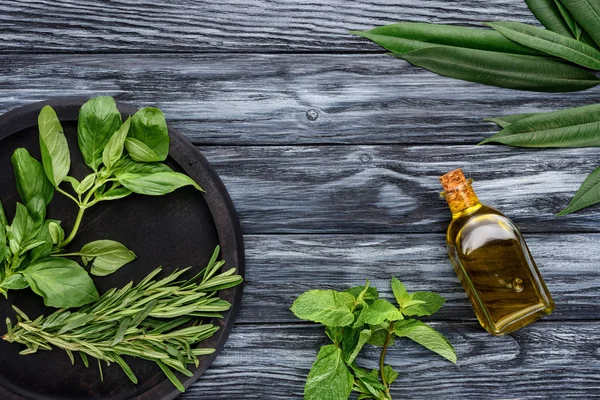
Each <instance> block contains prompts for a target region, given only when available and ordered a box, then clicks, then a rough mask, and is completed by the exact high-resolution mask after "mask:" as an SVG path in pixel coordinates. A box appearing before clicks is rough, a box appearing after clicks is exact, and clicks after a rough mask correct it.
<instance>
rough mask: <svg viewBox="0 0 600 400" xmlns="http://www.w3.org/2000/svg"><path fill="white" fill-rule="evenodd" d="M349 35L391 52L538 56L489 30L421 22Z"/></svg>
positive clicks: (389, 26) (401, 23) (535, 52)
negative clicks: (451, 50) (439, 50)
mask: <svg viewBox="0 0 600 400" xmlns="http://www.w3.org/2000/svg"><path fill="white" fill-rule="evenodd" d="M350 33H352V34H354V35H358V36H362V37H364V38H367V39H369V40H372V41H374V42H375V43H377V44H378V45H380V46H381V47H384V48H386V49H388V50H390V51H391V52H394V53H407V52H409V51H413V50H418V49H425V48H429V47H442V46H443V47H460V48H470V49H479V50H488V51H497V52H503V53H514V54H539V52H537V51H535V50H533V49H530V48H528V47H525V46H521V45H519V44H517V43H515V42H513V41H511V40H508V39H506V38H505V37H504V36H503V35H501V34H499V33H498V32H494V31H491V30H488V29H475V28H465V27H461V26H453V25H441V24H429V23H422V22H400V23H395V24H390V25H385V26H380V27H377V28H374V29H371V30H368V31H351V32H350Z"/></svg>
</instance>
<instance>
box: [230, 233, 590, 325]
mask: <svg viewBox="0 0 600 400" xmlns="http://www.w3.org/2000/svg"><path fill="white" fill-rule="evenodd" d="M445 240H446V239H445V235H444V234H442V233H440V234H425V235H410V234H409V235H404V234H402V235H350V236H348V235H317V236H315V235H286V236H274V235H246V237H245V244H246V260H247V261H246V265H247V269H246V287H245V289H244V297H243V302H242V310H241V314H240V316H239V318H238V322H243V323H279V322H299V320H298V319H296V318H295V317H294V315H293V314H292V313H291V312H290V311H289V307H290V306H291V305H292V303H293V301H294V300H295V299H296V297H298V296H299V295H300V294H302V293H304V292H305V291H307V290H310V289H316V288H321V289H334V290H345V289H348V288H350V287H353V286H358V285H363V284H364V282H365V279H369V281H370V282H371V284H372V285H373V286H375V287H377V288H378V289H379V291H380V293H381V296H382V297H385V298H387V299H390V300H391V299H393V295H392V294H391V290H390V287H389V281H390V279H391V277H392V276H396V277H397V278H398V279H400V280H402V281H403V282H404V283H405V284H406V286H407V288H408V290H409V291H433V292H436V293H439V294H441V295H442V296H444V297H445V298H446V304H445V305H444V306H443V307H442V309H441V310H440V311H439V312H438V313H436V314H435V315H434V316H433V317H432V318H433V319H435V320H447V321H466V320H470V321H475V314H474V313H473V310H472V307H471V304H470V303H469V300H468V299H467V297H466V295H465V293H464V291H463V289H462V286H461V285H460V283H459V281H458V278H457V277H456V275H455V273H454V270H453V269H452V266H451V265H450V261H449V260H448V257H447V255H446V246H445V243H446V242H445ZM526 240H527V243H528V245H529V249H530V250H531V253H532V255H533V257H534V259H535V260H536V262H537V265H538V267H539V269H540V272H541V273H542V275H543V277H544V279H545V281H546V284H547V285H548V288H549V290H550V292H551V294H552V296H553V298H554V301H555V303H556V309H555V311H554V313H553V314H551V315H550V316H548V317H546V319H549V320H600V299H599V298H598V293H600V271H599V270H598V261H597V259H598V256H597V254H598V246H597V244H598V243H599V242H600V235H598V234H586V235H583V234H560V233H557V234H534V235H526Z"/></svg>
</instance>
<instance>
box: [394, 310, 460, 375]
mask: <svg viewBox="0 0 600 400" xmlns="http://www.w3.org/2000/svg"><path fill="white" fill-rule="evenodd" d="M394 333H395V334H396V335H398V336H399V337H407V338H409V339H411V340H412V341H414V342H416V343H418V344H420V345H421V346H423V347H425V348H426V349H429V350H431V351H433V352H434V353H437V354H439V355H440V356H442V357H444V358H445V359H447V360H448V361H452V362H453V363H455V364H456V352H455V351H454V347H452V345H451V344H450V342H449V341H448V340H447V339H446V338H445V337H444V336H442V335H441V334H440V333H439V332H438V331H436V330H435V329H433V328H432V327H430V326H429V325H427V324H425V323H424V322H422V321H419V320H416V319H406V320H404V321H400V322H397V323H396V326H395V329H394Z"/></svg>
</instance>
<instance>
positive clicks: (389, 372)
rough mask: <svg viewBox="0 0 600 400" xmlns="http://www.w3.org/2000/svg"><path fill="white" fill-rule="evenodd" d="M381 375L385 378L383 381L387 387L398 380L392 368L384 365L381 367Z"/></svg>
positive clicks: (396, 373)
mask: <svg viewBox="0 0 600 400" xmlns="http://www.w3.org/2000/svg"><path fill="white" fill-rule="evenodd" d="M383 375H384V376H385V381H386V382H387V384H388V385H391V384H392V383H394V381H395V380H396V379H397V378H398V375H399V374H398V372H396V371H394V368H392V367H390V366H389V365H386V366H384V367H383Z"/></svg>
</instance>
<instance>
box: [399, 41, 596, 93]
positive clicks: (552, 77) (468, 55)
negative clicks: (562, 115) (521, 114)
mask: <svg viewBox="0 0 600 400" xmlns="http://www.w3.org/2000/svg"><path fill="white" fill-rule="evenodd" d="M394 55H395V56H396V57H399V58H402V59H404V60H406V61H408V62H410V63H411V64H413V65H417V66H419V67H423V68H425V69H428V70H429V71H432V72H435V73H437V74H440V75H445V76H449V77H451V78H456V79H462V80H465V81H470V82H478V83H483V84H486V85H492V86H499V87H504V88H509V89H518V90H531V91H537V92H572V91H578V90H585V89H589V88H591V87H594V86H596V85H598V84H599V83H600V79H599V78H598V77H597V76H596V75H594V74H593V73H591V72H589V71H587V70H585V69H582V68H579V67H576V66H573V65H569V64H565V63H563V62H561V61H554V60H551V59H548V58H545V57H534V56H527V55H519V54H507V53H496V52H491V51H485V50H474V49H461V48H458V47H430V48H427V49H421V50H414V51H411V52H408V53H405V54H394Z"/></svg>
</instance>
